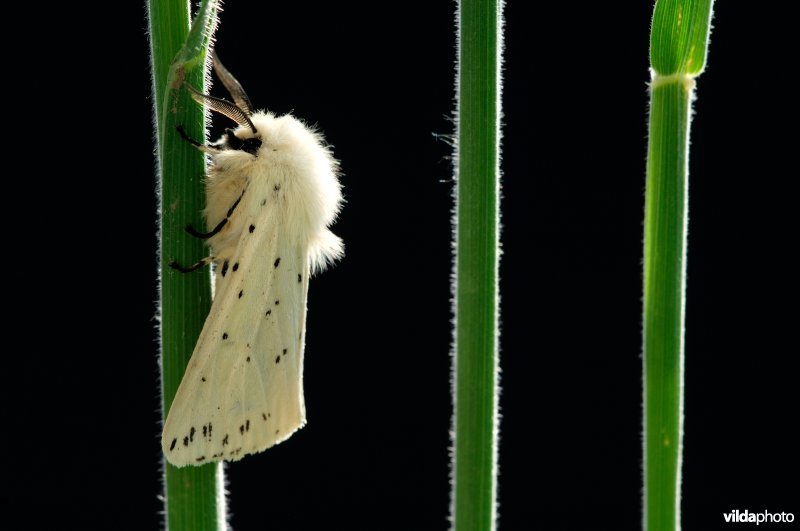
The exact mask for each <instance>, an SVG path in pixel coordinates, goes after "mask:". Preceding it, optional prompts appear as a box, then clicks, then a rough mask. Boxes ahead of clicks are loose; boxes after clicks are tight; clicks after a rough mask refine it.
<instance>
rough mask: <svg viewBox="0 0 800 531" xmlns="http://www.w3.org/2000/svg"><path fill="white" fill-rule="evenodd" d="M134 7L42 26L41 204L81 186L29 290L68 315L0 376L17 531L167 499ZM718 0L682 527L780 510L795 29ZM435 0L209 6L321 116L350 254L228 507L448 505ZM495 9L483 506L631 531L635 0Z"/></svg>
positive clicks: (640, 164) (275, 96) (229, 54)
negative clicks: (497, 128) (498, 182)
mask: <svg viewBox="0 0 800 531" xmlns="http://www.w3.org/2000/svg"><path fill="white" fill-rule="evenodd" d="M135 4H136V3H134V5H126V6H123V5H120V6H117V7H116V8H115V9H120V10H124V11H120V12H117V13H114V14H113V15H112V14H109V17H111V18H110V19H109V20H110V21H111V22H110V23H108V24H104V23H100V22H97V21H89V20H88V19H80V18H79V17H78V18H79V20H80V22H78V23H77V24H78V28H79V30H78V31H76V32H75V34H73V35H72V36H71V37H70V38H69V39H68V40H67V41H66V43H65V44H64V49H62V50H61V51H60V54H61V55H60V67H61V68H64V71H63V74H62V77H61V80H60V83H61V90H62V91H63V92H64V93H68V94H70V97H69V98H64V97H60V98H58V101H60V102H62V104H60V106H59V104H58V101H55V102H52V105H53V108H57V109H59V110H58V111H54V112H57V113H58V114H59V116H60V117H62V118H63V119H64V120H65V123H66V124H68V129H67V126H65V130H63V131H58V134H63V135H71V137H70V138H72V140H70V141H69V142H66V143H61V144H59V145H58V146H56V147H55V148H54V150H53V151H47V152H45V153H44V154H42V153H41V152H40V153H39V159H38V160H37V164H38V165H40V166H42V167H45V168H46V169H48V171H50V172H52V171H55V172H56V173H57V174H58V172H62V173H60V175H62V176H64V177H70V176H72V177H73V178H70V179H66V178H65V179H63V180H61V181H60V185H61V186H63V189H60V188H56V192H55V193H54V194H53V195H52V196H50V197H49V198H48V200H50V201H54V202H55V203H59V204H63V205H78V208H67V207H66V206H65V207H64V208H62V209H61V210H56V211H55V212H57V215H56V219H48V220H47V221H48V222H49V223H51V227H52V224H53V223H55V224H56V226H58V227H60V226H63V227H68V228H69V230H66V229H65V230H64V231H61V230H56V231H50V232H48V233H47V234H48V235H49V237H50V239H51V240H52V241H54V242H55V243H56V244H62V245H64V246H65V247H66V248H67V249H69V250H68V251H66V252H65V255H64V257H63V258H64V259H63V260H58V261H53V260H51V261H49V262H47V263H45V265H46V266H52V265H54V264H55V262H59V264H58V266H57V267H46V268H45V269H46V270H47V271H48V273H47V275H49V276H46V277H45V278H48V279H50V280H48V281H47V282H46V283H45V284H46V287H45V289H49V286H50V285H51V284H52V285H58V284H61V285H65V286H66V290H64V292H63V293H62V292H61V289H60V288H59V292H58V296H57V297H56V298H55V299H52V298H51V299H49V300H51V301H52V304H51V305H50V304H48V305H45V308H46V309H47V310H48V312H57V314H58V316H59V317H58V319H57V320H55V321H54V325H57V326H59V327H60V328H59V329H58V331H54V332H53V333H52V334H50V333H49V332H46V331H45V332H42V333H41V334H40V335H41V337H35V338H34V341H35V342H36V344H38V345H39V347H38V348H35V349H33V354H32V355H30V356H26V357H24V359H23V360H22V361H23V364H24V365H23V366H24V370H22V371H21V372H20V373H18V374H20V377H19V378H17V377H14V378H13V379H12V381H10V386H8V387H9V388H10V389H12V390H13V391H14V397H15V398H14V399H13V400H12V401H10V402H8V404H9V406H8V407H7V408H6V409H5V411H6V413H5V415H6V416H7V415H8V414H9V413H10V414H11V416H12V419H11V421H12V423H18V428H15V429H18V430H19V431H13V432H12V433H11V435H12V436H11V437H9V439H10V440H11V441H12V443H13V441H14V440H15V439H16V438H15V437H13V433H22V434H23V437H21V440H23V441H26V446H25V447H24V448H20V446H19V444H16V445H15V446H14V448H15V449H16V450H15V451H13V452H9V453H7V454H6V455H7V458H9V460H10V462H11V464H13V465H15V466H14V468H12V469H11V470H13V471H14V472H13V473H12V474H10V475H9V479H8V480H7V482H6V486H5V487H4V489H5V488H8V489H9V490H8V493H5V494H3V500H4V501H6V502H11V507H13V508H14V509H15V510H16V511H19V514H24V515H27V516H26V518H27V519H28V521H29V523H30V527H31V528H36V527H37V526H38V525H40V524H43V523H44V521H45V520H46V519H49V518H51V517H55V518H56V519H57V521H59V522H63V523H64V524H67V523H68V524H69V526H70V527H83V528H86V529H127V528H130V529H156V528H158V527H159V526H160V525H161V514H160V511H161V509H162V504H161V501H160V500H159V496H160V482H161V475H160V474H161V471H160V469H161V453H160V448H159V444H158V440H159V435H160V428H159V413H158V408H159V397H158V392H159V391H158V367H157V334H156V321H155V319H154V314H155V311H156V304H155V300H156V298H157V289H156V273H157V267H156V260H155V251H156V245H157V242H156V236H155V234H156V224H155V219H156V200H155V196H154V190H155V187H156V183H155V176H154V170H153V168H154V158H153V155H152V152H153V144H152V134H153V133H152V125H151V113H152V110H151V98H150V78H149V63H148V57H147V53H148V44H147V40H146V24H147V23H146V19H145V10H144V8H143V6H141V5H135ZM740 4H741V3H732V2H720V3H718V5H717V13H716V15H715V18H714V30H713V32H712V39H711V49H710V54H709V64H708V69H707V71H706V72H705V73H704V74H703V75H702V76H701V77H700V78H699V80H698V90H697V102H696V105H695V111H696V116H695V120H694V123H693V125H692V151H691V160H690V168H691V195H690V228H689V261H688V300H687V329H686V426H685V432H686V435H685V451H684V467H683V477H684V482H683V504H682V506H683V523H684V528H685V529H714V528H723V527H724V524H722V514H723V512H728V511H731V510H733V509H740V510H744V509H749V510H750V511H751V512H752V511H763V510H769V511H772V512H779V511H792V512H794V513H795V515H796V516H800V515H798V513H799V512H800V507H799V506H798V504H797V500H798V499H800V497H799V496H798V491H797V477H798V473H800V467H798V458H797V453H798V452H797V446H798V444H797V437H796V434H795V431H794V425H795V424H796V414H797V372H796V361H795V360H796V356H797V346H796V341H795V337H796V334H795V328H796V317H797V311H796V305H795V300H796V296H797V289H796V288H797V283H796V281H795V276H794V274H792V273H791V271H795V272H796V269H797V266H796V260H795V259H794V258H793V255H792V254H791V253H792V252H793V251H794V250H795V247H796V223H795V213H796V209H795V203H796V197H797V195H796V192H797V185H796V180H797V170H796V167H795V166H794V164H793V163H794V157H793V155H794V153H795V151H794V150H795V149H796V147H795V146H796V138H797V135H796V132H795V131H794V129H793V127H794V119H792V118H790V116H789V113H790V111H792V110H794V106H795V103H794V100H793V99H790V93H791V96H792V97H793V96H794V95H795V94H796V86H795V85H794V84H793V82H790V79H789V72H790V71H791V70H792V69H793V68H794V67H793V65H794V64H795V62H796V61H795V60H794V57H793V55H790V54H789V50H790V49H793V47H794V43H793V42H792V41H790V39H789V36H790V34H791V32H790V31H789V25H788V24H789V17H788V16H785V17H781V16H780V14H779V13H775V12H774V11H771V10H767V9H762V10H761V11H756V10H752V9H749V8H748V6H746V5H740ZM454 10H455V5H454V3H453V2H449V1H448V2H438V3H435V2H405V3H402V4H400V5H399V6H398V5H389V4H388V3H372V4H362V3H347V2H345V3H338V2H294V3H292V2H243V1H238V0H230V1H229V2H228V3H227V4H226V6H225V10H224V12H223V13H222V24H221V27H220V29H219V31H218V33H217V43H218V46H217V49H218V52H219V54H220V56H221V57H222V58H223V60H224V61H225V63H226V65H227V67H228V68H229V69H230V70H231V71H232V72H233V73H234V74H235V75H236V76H237V77H238V78H239V79H240V81H241V82H242V83H243V85H244V87H245V88H246V89H247V91H248V92H249V94H250V97H251V99H252V100H253V102H254V104H255V105H256V106H257V107H264V106H266V107H268V108H269V109H270V110H272V111H275V112H278V113H285V112H288V111H292V112H294V113H295V114H296V115H297V116H299V117H301V118H303V119H305V120H307V121H309V122H311V123H317V124H319V127H320V128H321V130H322V131H323V132H324V133H325V136H326V138H327V140H328V141H329V142H330V143H331V144H332V145H333V146H334V151H335V154H336V156H337V158H338V159H339V160H341V163H342V169H343V173H344V176H343V178H342V182H343V185H344V190H345V195H346V200H347V203H346V205H345V208H344V210H343V212H342V215H341V217H340V220H339V221H338V223H337V224H336V225H335V227H334V232H336V233H337V234H338V235H340V236H341V237H342V238H343V239H344V240H345V242H346V256H345V258H344V259H343V260H342V261H341V263H339V264H338V265H337V266H336V267H334V268H333V269H331V270H329V271H327V272H325V273H324V274H322V275H320V276H318V277H317V278H315V279H314V280H313V281H312V284H311V289H310V295H309V321H308V337H307V345H306V373H305V386H306V402H307V408H308V420H309V423H308V425H307V426H306V427H305V428H304V429H303V430H301V431H300V432H298V433H297V434H295V435H294V436H293V437H292V438H291V439H290V440H289V441H287V442H286V443H284V444H281V445H279V446H277V447H275V448H274V449H271V450H269V451H267V452H264V453H262V454H260V455H257V456H252V457H248V458H247V459H245V460H243V461H241V462H239V463H235V464H232V465H229V466H227V478H228V481H229V484H228V488H229V491H230V497H229V505H230V510H231V515H232V516H231V523H232V525H233V527H234V529H236V530H240V531H244V530H250V529H317V528H319V527H320V526H322V525H325V526H328V527H347V528H348V529H370V530H371V529H389V530H391V529H445V528H447V525H448V524H447V521H446V518H447V514H448V503H449V497H448V496H449V494H448V492H449V483H448V470H449V468H448V467H449V464H448V463H449V458H448V448H449V446H450V438H449V429H450V416H451V404H450V388H449V380H450V358H449V345H450V339H451V332H450V326H449V320H450V304H449V296H450V287H449V275H450V268H451V255H450V243H449V239H450V234H451V225H450V210H451V205H452V200H451V192H452V189H453V185H454V183H453V180H452V171H451V161H450V156H451V149H450V147H449V146H448V143H447V142H446V141H445V140H446V139H443V138H441V137H446V136H447V135H449V134H451V133H452V131H453V125H452V121H451V119H450V116H451V112H452V110H453V94H454V83H453V77H454V74H453V66H454V62H455V45H454V42H455V36H454V30H453V18H454ZM505 13H506V21H507V24H506V25H507V33H506V62H505V75H504V78H505V85H504V94H503V106H504V114H505V118H504V128H503V135H504V141H503V163H502V168H503V195H504V198H503V201H502V209H503V213H502V218H503V232H502V240H503V249H504V255H503V258H502V264H501V295H502V337H501V347H502V354H501V365H502V388H503V391H502V396H501V410H502V416H503V418H502V424H501V439H500V476H499V478H500V479H499V514H500V521H499V522H500V527H501V528H502V529H535V528H541V529H637V528H639V526H640V520H641V511H640V496H641V493H640V489H641V487H640V475H641V472H640V468H641V441H640V430H641V427H640V422H641V421H640V407H641V406H640V400H641V359H640V313H641V306H640V297H641V271H640V270H641V267H640V261H641V248H642V245H641V238H642V217H643V212H642V210H643V202H644V201H643V188H644V168H645V152H646V110H647V90H646V82H647V80H648V79H649V73H648V69H647V68H648V56H647V48H648V35H649V23H650V17H651V13H652V5H651V3H650V2H619V3H613V2H592V3H580V6H579V7H576V5H575V4H573V3H566V2H565V3H538V2H537V3H532V2H516V1H512V2H510V3H509V5H508V6H507V8H506V12H505ZM72 14H73V15H75V13H72ZM78 15H80V13H78ZM106 22H108V21H106ZM37 88H38V89H44V90H45V91H47V87H46V86H37ZM214 90H215V93H216V94H217V95H222V93H221V92H220V91H219V90H217V89H216V88H215V89H214ZM50 95H51V96H53V93H50ZM79 101H92V102H94V103H93V104H92V106H84V105H79V104H78V102H79ZM223 123H224V122H221V121H220V122H215V126H217V127H219V126H220V125H222V124H223ZM786 131H789V132H786ZM437 135H439V137H437ZM45 155H47V156H45ZM76 175H77V176H80V179H85V180H80V179H75V178H74V177H75V176H76ZM39 311H41V308H40V309H39ZM44 322H47V319H45V320H44ZM48 326H49V325H48ZM44 330H48V328H45V329H44ZM49 341H54V342H55V343H56V346H54V347H49V346H44V344H45V342H49ZM13 374H17V373H13ZM31 411H34V412H37V414H38V412H41V413H40V414H41V415H43V417H44V419H45V420H44V421H43V422H37V421H35V420H34V421H32V420H31V417H30V416H29V415H28V413H29V412H31ZM792 418H794V419H795V420H794V421H793V420H792ZM12 425H13V424H12ZM17 440H19V439H17ZM20 450H21V451H20ZM17 466H18V467H19V469H17Z"/></svg>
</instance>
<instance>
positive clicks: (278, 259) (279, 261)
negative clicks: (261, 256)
mask: <svg viewBox="0 0 800 531" xmlns="http://www.w3.org/2000/svg"><path fill="white" fill-rule="evenodd" d="M273 265H274V266H275V267H278V266H279V265H281V257H280V256H279V257H278V258H276V259H275V264H273Z"/></svg>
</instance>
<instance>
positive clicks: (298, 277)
mask: <svg viewBox="0 0 800 531" xmlns="http://www.w3.org/2000/svg"><path fill="white" fill-rule="evenodd" d="M297 281H298V282H302V281H303V275H301V274H300V273H297Z"/></svg>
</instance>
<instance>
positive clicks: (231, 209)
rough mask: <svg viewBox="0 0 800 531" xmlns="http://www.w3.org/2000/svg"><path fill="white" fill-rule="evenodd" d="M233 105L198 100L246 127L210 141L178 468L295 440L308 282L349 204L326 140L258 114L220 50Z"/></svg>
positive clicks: (333, 248)
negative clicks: (201, 290)
mask: <svg viewBox="0 0 800 531" xmlns="http://www.w3.org/2000/svg"><path fill="white" fill-rule="evenodd" d="M214 70H215V72H216V73H217V76H218V77H219V79H220V80H221V81H222V83H223V85H225V88H227V89H228V92H230V94H231V96H232V97H233V101H234V103H231V102H228V101H225V100H221V99H218V98H212V97H211V96H206V95H204V94H201V93H199V92H197V91H195V90H194V89H192V88H191V87H189V90H190V91H191V93H192V95H193V97H194V99H195V100H197V101H198V102H200V103H205V104H206V105H207V106H208V107H209V108H210V109H211V110H213V111H215V112H218V113H220V114H223V115H225V116H227V117H228V118H231V119H232V120H233V121H235V122H236V123H237V124H238V127H237V128H236V129H233V130H231V129H228V130H226V133H225V134H224V135H222V137H221V138H220V139H219V140H218V141H217V142H215V143H214V144H212V145H210V146H204V145H202V144H199V143H198V142H196V141H194V140H192V139H190V138H188V137H187V136H186V135H185V133H184V132H183V130H182V129H179V131H180V132H181V134H182V136H184V138H185V139H186V140H188V141H189V142H191V143H193V144H194V145H195V146H197V147H198V148H199V149H201V150H203V151H205V152H206V153H208V154H210V156H211V165H210V168H209V171H208V175H207V177H206V200H207V201H206V202H207V207H206V209H205V212H204V213H205V218H206V222H207V225H208V230H209V232H208V233H199V232H197V231H195V230H194V229H192V228H191V227H187V231H189V232H190V233H191V234H193V235H195V236H197V237H200V238H206V239H207V240H208V245H209V247H210V249H211V256H209V257H208V258H204V259H203V260H201V261H200V262H198V263H197V264H195V265H194V266H191V267H188V268H184V267H181V266H179V265H178V264H176V263H175V262H173V263H171V264H170V265H172V266H173V268H175V269H178V270H181V271H183V272H189V271H193V270H195V269H199V268H201V267H202V266H203V265H205V264H207V263H210V262H212V263H214V264H215V273H216V284H215V294H214V301H213V303H212V305H211V311H210V313H209V315H208V318H207V319H206V322H205V325H204V326H203V331H202V332H201V334H200V338H199V339H198V341H197V345H196V346H195V349H194V353H193V354H192V358H191V360H190V361H189V365H188V366H187V368H186V373H185V374H184V376H183V380H182V381H181V384H180V387H179V388H178V392H177V394H176V396H175V400H174V401H173V403H172V407H171V408H170V410H169V414H168V416H167V420H166V422H165V423H164V432H163V435H162V438H161V445H162V448H163V450H164V454H165V455H166V458H167V460H168V461H169V462H170V463H172V464H173V465H175V466H184V465H200V464H203V463H207V462H209V461H220V460H226V461H235V460H238V459H241V458H242V457H244V456H245V455H247V454H252V453H256V452H261V451H263V450H265V449H267V448H269V447H271V446H273V445H275V444H277V443H279V442H281V441H283V440H285V439H287V438H288V437H289V436H290V435H291V434H292V433H293V432H295V431H296V430H297V429H298V428H300V427H302V426H303V425H304V424H305V421H306V412H305V403H304V400H303V380H302V378H303V346H304V336H305V322H306V297H307V294H308V278H309V275H310V274H311V273H312V272H316V271H319V270H322V269H324V268H325V267H326V265H327V264H328V263H330V262H331V261H333V260H335V259H337V258H339V257H340V256H341V255H342V253H343V247H342V242H341V240H340V239H339V238H337V237H336V236H334V235H333V234H332V233H331V232H330V231H329V230H328V225H330V224H331V223H332V222H333V221H334V219H335V218H336V215H337V213H338V212H339V208H340V206H341V202H342V195H341V189H340V185H339V181H338V180H337V175H336V169H337V163H336V161H335V160H334V159H333V157H332V156H331V153H330V151H329V150H328V148H327V147H326V145H325V144H324V142H323V139H322V137H321V136H320V135H319V134H318V133H316V132H314V131H313V130H311V129H309V128H308V127H306V126H305V125H303V123H301V122H300V121H298V120H297V119H296V118H294V117H292V116H291V115H285V116H275V115H273V114H272V113H268V112H263V111H253V108H252V106H251V104H250V100H249V99H248V98H247V95H246V94H245V92H244V90H243V89H242V87H241V85H240V84H239V82H238V81H237V80H236V79H235V78H234V77H233V76H232V75H231V74H230V73H229V72H228V71H227V70H226V69H225V68H224V67H223V66H222V64H221V63H220V62H219V60H218V59H217V58H216V56H214Z"/></svg>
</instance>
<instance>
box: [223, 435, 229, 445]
mask: <svg viewBox="0 0 800 531" xmlns="http://www.w3.org/2000/svg"><path fill="white" fill-rule="evenodd" d="M227 445H228V434H227V433H226V434H225V437H224V438H223V439H222V446H227Z"/></svg>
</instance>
